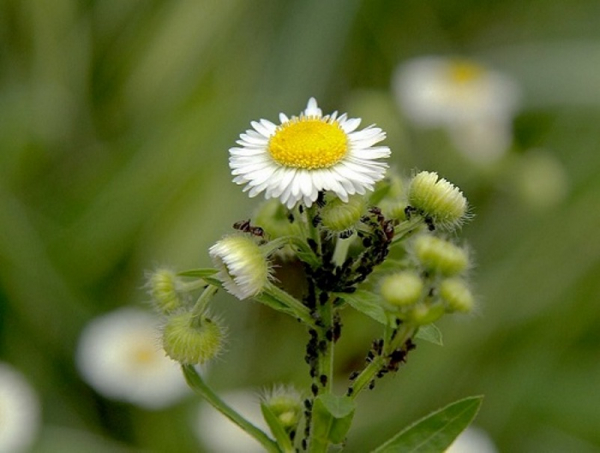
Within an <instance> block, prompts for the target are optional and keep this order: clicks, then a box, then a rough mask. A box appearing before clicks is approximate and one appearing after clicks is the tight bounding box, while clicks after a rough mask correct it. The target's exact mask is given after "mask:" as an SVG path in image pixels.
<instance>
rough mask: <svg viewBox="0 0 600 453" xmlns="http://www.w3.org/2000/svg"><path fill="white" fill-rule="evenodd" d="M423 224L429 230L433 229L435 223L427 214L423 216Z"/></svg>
mask: <svg viewBox="0 0 600 453" xmlns="http://www.w3.org/2000/svg"><path fill="white" fill-rule="evenodd" d="M425 224H426V225H427V229H428V230H429V231H434V230H435V224H434V223H433V219H432V218H431V217H429V216H427V217H425Z"/></svg>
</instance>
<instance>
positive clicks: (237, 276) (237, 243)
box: [208, 235, 271, 299]
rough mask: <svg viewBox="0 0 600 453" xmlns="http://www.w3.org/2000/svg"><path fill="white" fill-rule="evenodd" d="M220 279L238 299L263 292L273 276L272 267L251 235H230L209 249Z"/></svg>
mask: <svg viewBox="0 0 600 453" xmlns="http://www.w3.org/2000/svg"><path fill="white" fill-rule="evenodd" d="M208 253H209V255H210V256H211V258H212V260H213V263H214V265H215V267H216V268H217V270H218V271H219V272H218V273H217V278H219V280H221V282H222V283H223V286H224V287H225V289H226V290H227V291H228V292H229V293H231V294H233V295H234V296H235V297H237V298H238V299H246V298H248V297H252V296H256V295H258V294H260V293H261V292H262V291H263V289H264V287H265V285H266V284H267V283H268V282H269V279H270V278H271V266H270V264H269V261H268V260H267V257H266V256H265V255H264V254H263V252H262V250H261V248H260V247H259V246H258V244H257V243H256V242H254V240H252V238H249V237H247V236H235V235H234V236H226V237H224V238H223V239H221V240H220V241H218V242H217V243H216V244H215V245H213V246H212V247H211V248H210V249H209V251H208Z"/></svg>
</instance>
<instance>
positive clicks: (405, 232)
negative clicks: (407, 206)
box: [392, 215, 425, 244]
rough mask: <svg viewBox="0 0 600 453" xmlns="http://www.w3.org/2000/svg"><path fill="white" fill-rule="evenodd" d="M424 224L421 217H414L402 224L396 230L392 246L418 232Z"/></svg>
mask: <svg viewBox="0 0 600 453" xmlns="http://www.w3.org/2000/svg"><path fill="white" fill-rule="evenodd" d="M424 223H425V222H424V221H423V218H422V217H421V216H419V215H414V216H412V217H411V218H410V219H408V220H405V221H403V222H400V223H399V224H398V225H397V226H396V228H394V239H392V244H395V243H397V242H399V241H401V240H402V239H405V238H406V237H408V236H410V235H411V234H413V233H414V232H416V231H418V230H419V229H420V228H421V226H422V225H423V224H424Z"/></svg>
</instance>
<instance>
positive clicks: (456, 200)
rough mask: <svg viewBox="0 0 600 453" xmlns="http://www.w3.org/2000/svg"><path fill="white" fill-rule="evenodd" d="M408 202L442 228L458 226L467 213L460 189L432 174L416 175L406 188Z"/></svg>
mask: <svg viewBox="0 0 600 453" xmlns="http://www.w3.org/2000/svg"><path fill="white" fill-rule="evenodd" d="M408 201H409V203H410V205H411V206H412V207H413V208H415V209H416V210H417V211H418V212H419V213H420V214H422V215H424V216H426V217H429V218H431V219H432V220H433V221H434V223H435V224H436V225H439V226H441V227H443V228H448V229H451V228H453V227H456V226H458V225H459V224H460V223H461V221H462V220H463V219H464V217H465V215H466V213H467V199H466V198H465V197H464V195H463V193H462V192H461V191H460V189H458V188H457V187H456V186H454V184H452V183H450V182H448V181H446V180H445V179H444V178H440V177H439V176H438V174H437V173H434V172H428V171H422V172H420V173H417V175H416V176H415V177H414V178H413V179H412V181H411V182H410V186H409V188H408Z"/></svg>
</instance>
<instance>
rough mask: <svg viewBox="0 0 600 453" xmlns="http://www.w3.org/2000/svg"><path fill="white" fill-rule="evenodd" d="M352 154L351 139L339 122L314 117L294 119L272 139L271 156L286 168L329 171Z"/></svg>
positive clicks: (279, 129)
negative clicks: (349, 141) (349, 146)
mask: <svg viewBox="0 0 600 453" xmlns="http://www.w3.org/2000/svg"><path fill="white" fill-rule="evenodd" d="M347 152H348V137H347V136H346V133H345V132H344V131H343V130H342V128H341V127H340V125H339V124H338V123H337V122H336V121H333V122H328V121H327V120H323V119H321V118H316V117H314V116H312V117H311V116H302V117H300V118H293V119H292V120H290V121H288V122H287V123H284V124H282V125H281V126H279V127H278V128H277V130H276V131H275V134H274V135H273V137H271V139H270V140H269V153H270V154H271V157H272V158H273V159H274V160H275V161H276V162H277V163H279V164H281V165H284V166H286V167H294V168H304V169H307V170H314V169H316V168H328V167H331V166H333V165H335V164H336V163H337V162H339V161H340V160H341V159H342V158H343V157H344V156H345V155H346V153H347Z"/></svg>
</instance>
